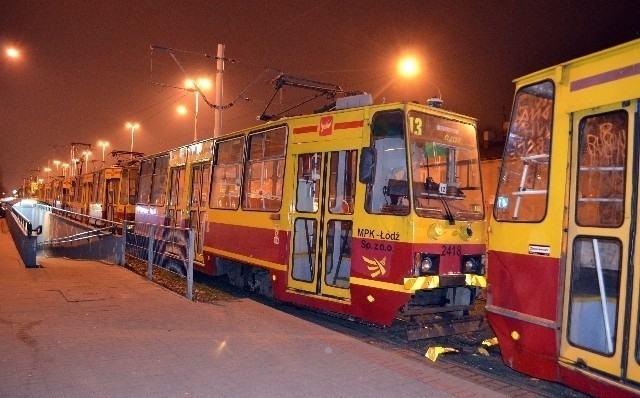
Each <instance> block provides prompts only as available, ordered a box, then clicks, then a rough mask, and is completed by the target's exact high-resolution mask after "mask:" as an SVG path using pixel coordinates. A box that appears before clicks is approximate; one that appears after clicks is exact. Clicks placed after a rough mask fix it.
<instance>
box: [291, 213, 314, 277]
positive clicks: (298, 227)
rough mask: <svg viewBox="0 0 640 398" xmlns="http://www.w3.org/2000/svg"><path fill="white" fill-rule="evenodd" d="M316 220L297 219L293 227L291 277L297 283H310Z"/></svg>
mask: <svg viewBox="0 0 640 398" xmlns="http://www.w3.org/2000/svg"><path fill="white" fill-rule="evenodd" d="M316 228H317V220H314V219H304V218H298V219H296V222H295V223H294V225H293V250H292V256H293V257H292V267H291V276H292V277H293V279H295V280H297V281H304V282H311V281H313V279H314V271H315V269H316V266H315V262H316V246H317V245H316V235H315V231H316V230H317V229H316Z"/></svg>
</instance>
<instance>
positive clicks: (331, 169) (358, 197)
mask: <svg viewBox="0 0 640 398" xmlns="http://www.w3.org/2000/svg"><path fill="white" fill-rule="evenodd" d="M483 203H484V202H483V195H482V187H481V178H480V169H479V161H478V146H477V133H476V122H475V120H474V119H472V118H469V117H466V116H462V115H459V114H456V113H452V112H449V111H446V110H443V109H439V108H435V107H430V106H427V105H422V104H417V103H395V104H382V105H373V104H372V101H371V97H370V96H369V95H366V94H363V95H360V96H356V97H348V98H343V99H338V101H337V106H336V110H333V111H330V112H324V113H318V114H312V115H304V116H297V117H290V118H284V119H281V120H278V121H275V122H269V123H267V124H265V125H261V126H259V127H255V128H250V129H246V130H243V131H239V132H236V133H232V134H228V135H225V136H222V137H218V138H215V139H206V140H202V141H198V142H194V143H192V144H189V145H185V146H183V147H179V148H176V149H172V150H169V151H166V152H162V153H158V154H155V155H152V156H148V157H146V158H143V159H142V160H141V166H140V180H139V196H138V203H137V205H136V221H139V222H148V223H154V224H163V225H170V226H181V227H191V228H193V229H194V230H195V232H196V245H195V246H196V248H195V252H196V254H195V260H196V267H197V268H199V269H200V270H201V271H204V272H207V273H210V274H214V275H222V274H227V275H229V278H230V280H232V281H234V282H236V283H239V284H244V285H245V286H249V287H251V288H254V289H259V290H260V291H261V292H264V293H265V294H268V295H273V296H274V297H275V298H276V299H278V300H281V301H285V302H290V303H295V304H299V305H305V306H308V307H311V308H316V309H320V310H324V311H329V312H334V313H340V314H344V315H347V316H353V317H356V318H359V319H361V320H364V321H366V322H371V323H376V324H381V325H390V324H391V322H392V321H393V319H394V317H395V316H396V314H397V313H398V311H405V312H411V311H413V310H415V309H416V308H423V307H425V306H437V307H446V306H452V307H453V306H455V307H456V308H461V306H463V305H468V304H470V303H471V302H472V301H473V299H474V298H475V295H476V290H477V289H478V288H481V287H484V286H485V279H484V272H485V264H484V257H485V250H486V246H485V239H486V231H485V223H484V204H483Z"/></svg>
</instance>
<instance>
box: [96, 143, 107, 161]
mask: <svg viewBox="0 0 640 398" xmlns="http://www.w3.org/2000/svg"><path fill="white" fill-rule="evenodd" d="M98 146H101V147H102V164H103V165H104V149H105V148H106V147H108V146H109V143H108V142H107V141H98Z"/></svg>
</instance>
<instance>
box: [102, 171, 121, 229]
mask: <svg viewBox="0 0 640 398" xmlns="http://www.w3.org/2000/svg"><path fill="white" fill-rule="evenodd" d="M119 197H120V179H119V178H109V179H108V180H107V195H106V198H105V205H106V206H107V209H106V211H107V220H110V221H114V220H115V214H116V206H117V204H116V202H117V200H118V198H119Z"/></svg>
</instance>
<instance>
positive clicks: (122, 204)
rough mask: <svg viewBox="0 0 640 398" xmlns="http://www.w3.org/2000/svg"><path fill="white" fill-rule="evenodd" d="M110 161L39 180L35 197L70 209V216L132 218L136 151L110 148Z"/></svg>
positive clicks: (136, 168)
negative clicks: (88, 169)
mask: <svg viewBox="0 0 640 398" xmlns="http://www.w3.org/2000/svg"><path fill="white" fill-rule="evenodd" d="M112 154H113V156H114V157H117V158H118V159H117V161H116V163H115V164H114V165H112V166H108V167H104V168H102V169H99V170H95V171H92V172H88V173H85V174H80V175H78V176H56V177H53V178H50V179H49V180H48V181H46V182H43V183H42V184H40V187H39V189H38V199H39V200H41V201H43V202H45V203H47V204H49V205H51V206H53V207H57V208H60V209H64V210H69V211H72V212H74V213H76V214H75V215H72V217H75V218H82V216H89V217H93V219H106V220H109V221H115V222H122V221H123V220H125V221H132V220H133V219H134V214H135V202H136V198H137V187H138V169H139V167H140V163H139V160H138V159H139V158H140V157H142V156H144V154H142V153H139V152H134V153H131V152H125V151H113V152H112Z"/></svg>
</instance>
